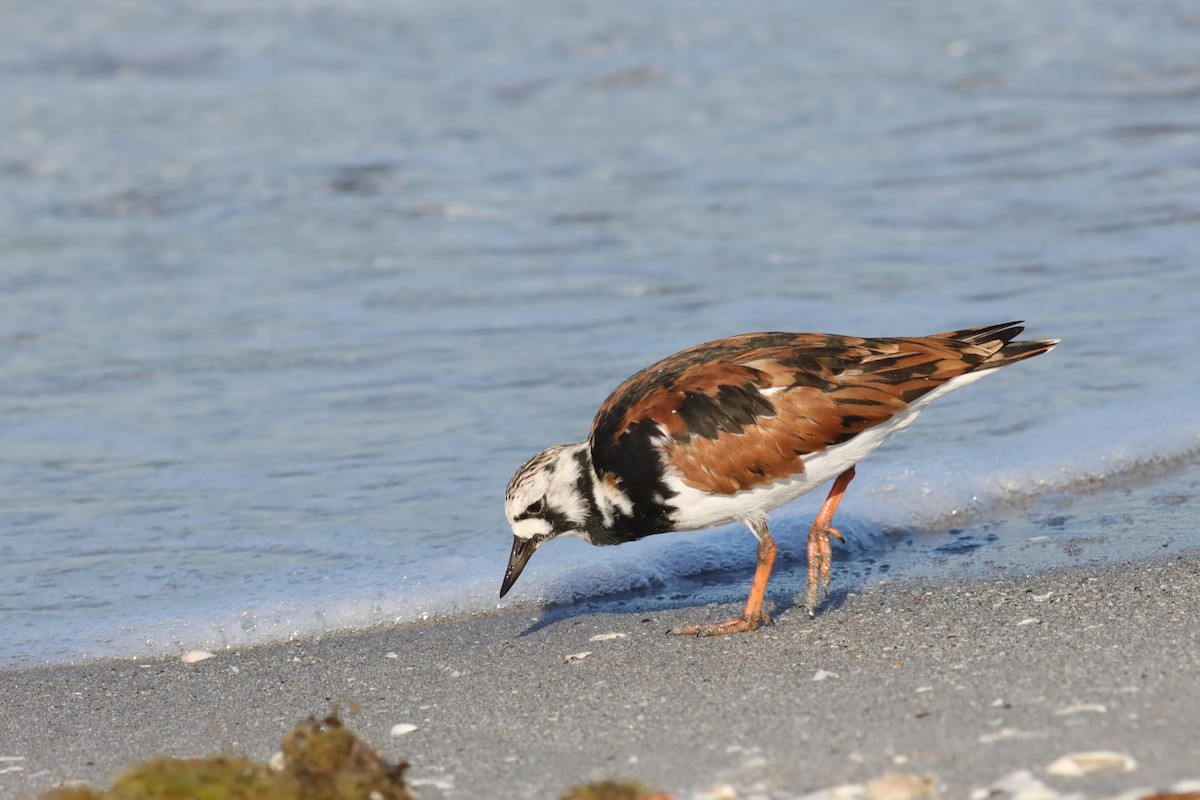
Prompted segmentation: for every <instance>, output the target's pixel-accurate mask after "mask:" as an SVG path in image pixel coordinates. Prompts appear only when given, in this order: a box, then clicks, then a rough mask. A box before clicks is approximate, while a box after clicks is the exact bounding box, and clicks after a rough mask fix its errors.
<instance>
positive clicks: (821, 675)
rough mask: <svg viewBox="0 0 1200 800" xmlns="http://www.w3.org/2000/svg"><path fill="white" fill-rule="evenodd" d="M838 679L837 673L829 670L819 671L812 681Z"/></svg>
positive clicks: (815, 673) (814, 674)
mask: <svg viewBox="0 0 1200 800" xmlns="http://www.w3.org/2000/svg"><path fill="white" fill-rule="evenodd" d="M837 677H839V676H838V674H837V673H836V672H830V671H829V670H827V669H819V670H817V671H816V672H814V673H813V676H812V679H813V680H814V681H824V680H829V679H830V678H837Z"/></svg>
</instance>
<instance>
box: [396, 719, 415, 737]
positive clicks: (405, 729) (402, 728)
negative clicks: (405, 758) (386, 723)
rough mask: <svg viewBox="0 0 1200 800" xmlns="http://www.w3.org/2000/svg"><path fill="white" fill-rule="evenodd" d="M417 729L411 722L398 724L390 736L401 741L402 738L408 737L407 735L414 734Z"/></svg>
mask: <svg viewBox="0 0 1200 800" xmlns="http://www.w3.org/2000/svg"><path fill="white" fill-rule="evenodd" d="M416 729H417V726H416V725H413V724H412V723H411V722H398V723H396V724H395V725H393V726H392V729H391V731H389V734H390V735H391V736H392V737H393V738H395V739H399V738H400V737H401V736H406V735H408V734H410V733H412V732H413V731H415V730H416Z"/></svg>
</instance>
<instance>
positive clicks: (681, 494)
mask: <svg viewBox="0 0 1200 800" xmlns="http://www.w3.org/2000/svg"><path fill="white" fill-rule="evenodd" d="M991 372H992V370H984V371H981V372H971V373H967V374H966V375H962V376H960V377H958V378H955V379H954V380H952V381H950V382H948V383H945V384H943V385H942V386H939V387H938V388H937V389H934V390H933V391H932V392H930V393H929V394H927V395H925V396H923V397H921V398H919V399H918V400H917V401H916V402H914V403H913V404H912V405H910V406H909V407H908V408H906V409H905V410H904V411H901V412H900V413H899V414H897V415H896V416H894V417H892V418H891V419H889V420H888V421H887V422H882V423H880V424H879V425H876V426H874V427H873V428H867V429H866V430H865V431H863V432H862V433H860V434H858V435H857V436H855V437H854V438H853V439H849V440H847V441H845V442H842V443H841V444H835V445H833V446H832V447H827V448H825V449H824V450H821V451H820V452H817V453H813V454H812V455H810V456H808V457H806V458H804V459H802V461H803V463H804V471H803V472H800V473H797V474H795V475H792V476H790V477H787V478H783V479H782V480H778V481H774V482H772V483H767V484H763V485H762V486H756V487H755V488H753V489H747V490H745V491H742V492H736V493H734V494H711V493H709V492H705V491H701V490H699V489H693V488H692V487H690V486H688V485H687V484H685V483H684V482H683V481H681V480H680V479H679V477H678V476H676V475H668V476H667V479H666V483H667V486H668V487H670V488H671V489H672V490H673V491H674V492H675V493H676V494H675V496H674V497H672V498H671V501H670V502H671V503H672V504H674V505H675V507H676V509H677V510H676V511H675V513H674V514H672V515H671V518H672V520H673V521H674V522H675V526H676V529H677V530H682V531H689V530H697V529H699V528H709V527H712V526H713V525H724V524H726V523H729V522H738V521H744V520H746V519H747V518H749V517H752V516H755V515H756V514H765V513H766V512H768V511H772V510H774V509H776V508H779V507H780V506H782V505H784V504H785V503H790V502H791V501H792V500H795V499H796V498H797V497H799V496H800V495H802V494H806V493H808V492H811V491H812V490H813V489H815V488H817V487H818V486H820V485H821V484H823V483H827V482H829V481H831V480H833V479H834V478H836V477H837V476H838V475H841V474H842V473H843V472H845V471H846V470H848V469H850V467H852V466H854V465H855V464H857V463H858V462H859V461H861V460H862V459H864V458H866V457H867V455H869V454H870V453H871V451H872V450H874V449H875V448H876V447H878V446H879V445H880V444H882V443H883V440H884V439H886V438H887V437H889V436H891V435H892V434H893V433H895V432H897V431H901V430H904V429H905V428H907V427H908V426H909V425H911V424H912V421H913V420H915V419H916V418H917V415H918V414H920V413H921V410H922V409H923V408H925V406H927V405H929V403H931V402H933V401H934V400H936V399H937V398H939V397H941V396H942V395H944V394H946V393H947V392H951V391H953V390H955V389H958V388H959V387H961V386H965V385H967V384H968V383H971V382H972V381H975V380H977V379H978V378H981V377H983V376H984V375H987V374H989V373H991Z"/></svg>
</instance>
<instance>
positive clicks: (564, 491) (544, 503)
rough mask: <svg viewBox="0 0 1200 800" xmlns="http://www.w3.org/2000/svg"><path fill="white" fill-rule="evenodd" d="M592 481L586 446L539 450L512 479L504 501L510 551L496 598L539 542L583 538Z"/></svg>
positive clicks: (591, 504)
mask: <svg viewBox="0 0 1200 800" xmlns="http://www.w3.org/2000/svg"><path fill="white" fill-rule="evenodd" d="M594 479H595V476H594V475H593V474H592V459H591V455H590V454H589V452H588V445H587V442H579V443H577V444H560V445H556V446H554V447H551V448H548V449H546V450H543V451H542V452H540V453H538V454H537V455H536V456H534V457H533V458H531V459H529V461H527V462H525V464H524V465H523V466H522V467H521V468H520V469H519V470H517V474H516V475H513V478H512V480H511V481H509V483H508V491H507V493H506V494H505V500H504V514H505V516H506V517H508V524H509V525H511V526H512V531H513V547H512V554H511V555H510V556H509V557H508V569H507V570H506V571H505V573H504V582H503V583H502V584H501V585H500V596H501V597H504V595H505V594H507V593H508V590H509V589H511V588H512V585H513V584H514V583H516V581H517V577H518V576H519V575H520V574H521V570H523V569H525V565H526V564H527V563H529V559H530V557H531V556H532V555H533V553H534V551H535V550H537V549H538V548H539V547H541V546H542V543H543V542H546V541H549V540H550V539H553V538H554V537H556V536H579V537H581V538H583V539H587V538H588V534H587V527H588V524H589V521H590V519H591V517H592V509H594V508H595V499H594V488H593V481H594Z"/></svg>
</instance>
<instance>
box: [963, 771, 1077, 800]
mask: <svg viewBox="0 0 1200 800" xmlns="http://www.w3.org/2000/svg"><path fill="white" fill-rule="evenodd" d="M997 796H1000V797H1007V798H1010V799H1011V800H1059V798H1061V797H1062V795H1061V794H1059V793H1058V792H1056V791H1054V790H1053V789H1051V788H1050V787H1049V786H1047V785H1046V784H1044V783H1042V782H1041V781H1039V780H1038V779H1037V778H1035V777H1033V773H1032V772H1030V771H1029V770H1027V769H1021V770H1017V771H1016V772H1012V773H1009V774H1008V775H1006V776H1004V777H1003V778H1001V779H1000V780H998V781H996V782H995V783H993V784H991V785H990V786H988V787H986V788H983V789H976V790H975V791H973V792H971V800H990V798H993V797H997Z"/></svg>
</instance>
